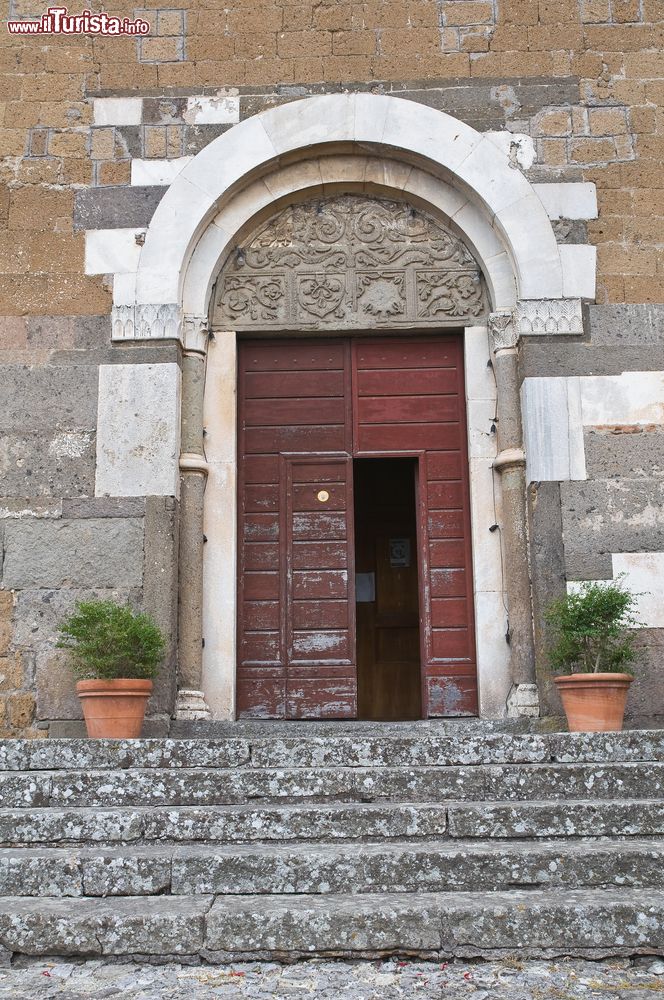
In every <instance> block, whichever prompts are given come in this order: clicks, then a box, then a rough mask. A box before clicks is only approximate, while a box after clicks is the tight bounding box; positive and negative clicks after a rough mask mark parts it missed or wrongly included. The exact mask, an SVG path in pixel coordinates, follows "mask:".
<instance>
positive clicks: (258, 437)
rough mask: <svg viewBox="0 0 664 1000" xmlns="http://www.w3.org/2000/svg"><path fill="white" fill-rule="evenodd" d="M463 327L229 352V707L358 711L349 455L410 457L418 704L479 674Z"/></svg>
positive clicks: (472, 706)
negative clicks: (233, 401) (232, 409)
mask: <svg viewBox="0 0 664 1000" xmlns="http://www.w3.org/2000/svg"><path fill="white" fill-rule="evenodd" d="M463 383H464V379H463V341H462V338H461V337H460V336H455V335H449V336H444V337H436V338H433V337H428V338H415V337H408V338H404V339H399V340H396V339H381V340H377V339H373V338H372V339H366V340H365V339H359V340H356V341H352V342H351V341H349V340H347V341H341V340H337V341H313V342H312V341H291V342H287V341H278V342H276V343H275V342H272V343H270V342H268V341H260V342H247V343H243V344H241V346H240V351H239V386H240V400H239V417H240V419H239V425H240V426H239V463H238V464H239V529H240V539H241V544H240V546H239V657H238V714H239V715H240V716H253V717H263V718H325V717H327V718H344V717H354V716H355V714H356V710H357V707H356V706H357V698H356V689H357V682H356V666H355V598H354V587H353V582H354V565H353V563H354V560H353V552H354V539H353V525H352V516H353V502H352V456H356V457H371V456H372V455H375V456H378V455H381V456H389V455H408V456H412V457H415V458H417V460H418V497H417V504H418V514H419V517H418V522H419V523H418V550H419V555H418V565H419V576H420V609H421V630H420V631H421V647H422V706H423V715H424V716H425V717H427V716H449V715H473V714H476V712H477V681H476V668H475V642H474V623H473V587H472V572H471V565H472V564H471V548H470V513H469V491H468V460H467V449H466V426H465V405H464V399H465V395H464V384H463Z"/></svg>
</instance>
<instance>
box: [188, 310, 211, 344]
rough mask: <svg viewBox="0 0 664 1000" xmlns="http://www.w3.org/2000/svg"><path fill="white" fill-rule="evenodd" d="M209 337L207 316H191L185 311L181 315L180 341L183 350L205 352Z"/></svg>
mask: <svg viewBox="0 0 664 1000" xmlns="http://www.w3.org/2000/svg"><path fill="white" fill-rule="evenodd" d="M209 338H210V332H209V329H208V320H207V316H192V315H189V314H187V313H185V315H184V316H183V317H182V341H183V346H184V349H185V351H191V352H193V353H195V354H205V353H206V351H207V346H208V340H209Z"/></svg>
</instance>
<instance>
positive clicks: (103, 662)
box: [57, 601, 166, 680]
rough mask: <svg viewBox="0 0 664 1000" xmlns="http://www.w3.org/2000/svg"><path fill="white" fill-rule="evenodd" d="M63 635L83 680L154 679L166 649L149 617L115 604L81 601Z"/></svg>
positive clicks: (62, 643) (60, 644) (61, 645)
mask: <svg viewBox="0 0 664 1000" xmlns="http://www.w3.org/2000/svg"><path fill="white" fill-rule="evenodd" d="M59 635H60V639H59V641H58V643H57V646H58V648H59V649H67V650H69V652H70V654H71V658H72V667H73V670H74V672H75V674H76V675H77V677H78V678H79V679H80V680H113V679H115V678H143V679H150V678H153V677H154V676H155V674H156V673H157V668H158V666H159V664H160V662H161V660H162V659H163V657H164V652H165V648H166V644H165V640H164V636H163V634H162V632H161V629H160V628H159V627H158V626H157V625H156V624H155V623H154V622H153V621H152V619H151V618H150V617H149V616H148V615H146V614H142V613H140V612H135V611H133V610H132V609H131V608H130V607H129V606H128V605H121V604H116V603H115V602H114V601H79V602H78V603H77V604H76V607H75V609H74V612H73V613H72V614H71V615H70V616H69V617H68V618H66V619H65V621H63V622H62V624H61V625H60V628H59Z"/></svg>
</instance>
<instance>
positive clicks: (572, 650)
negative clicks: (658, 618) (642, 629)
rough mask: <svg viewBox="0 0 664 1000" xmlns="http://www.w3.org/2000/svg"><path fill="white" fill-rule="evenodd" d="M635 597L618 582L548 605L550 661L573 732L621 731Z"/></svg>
mask: <svg viewBox="0 0 664 1000" xmlns="http://www.w3.org/2000/svg"><path fill="white" fill-rule="evenodd" d="M635 605H636V595H634V594H632V593H630V591H629V590H626V589H625V588H624V587H623V586H622V578H618V579H617V580H616V581H615V582H613V583H597V582H595V581H589V582H586V583H583V584H582V585H581V586H580V587H579V588H578V589H575V590H574V591H573V592H572V593H569V594H567V596H566V597H562V598H560V599H559V600H557V601H554V602H553V604H551V606H550V607H549V610H548V612H547V616H546V617H547V622H548V626H549V629H550V632H549V634H550V638H551V641H552V644H551V647H550V650H549V660H550V662H551V665H552V667H553V669H554V670H556V671H559V672H560V674H561V675H562V676H558V677H556V678H555V683H556V687H557V688H558V690H559V692H560V696H561V698H562V702H563V708H564V710H565V714H566V716H567V722H568V725H569V730H570V732H610V731H616V730H619V729H622V725H623V716H624V714H625V702H626V701H627V693H628V691H629V685H630V684H631V683H632V681H633V680H634V678H633V676H632V674H633V671H632V666H631V665H632V663H633V662H634V660H635V659H636V658H637V656H638V653H637V650H636V648H635V640H636V632H635V631H634V629H635V626H638V625H639V621H638V620H637V618H636V616H635V615H634V607H635Z"/></svg>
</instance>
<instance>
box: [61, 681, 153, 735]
mask: <svg viewBox="0 0 664 1000" xmlns="http://www.w3.org/2000/svg"><path fill="white" fill-rule="evenodd" d="M151 692H152V681H147V680H137V679H133V678H125V677H123V678H118V679H116V680H111V681H102V680H94V681H78V683H77V685H76V693H77V694H78V696H79V698H80V699H81V706H82V708H83V715H84V717H85V728H86V729H87V731H88V736H91V737H93V739H104V738H106V739H116V740H119V739H134V738H136V737H138V736H140V735H141V727H142V725H143V719H144V717H145V706H146V704H147V700H148V698H149V697H150V694H151Z"/></svg>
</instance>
